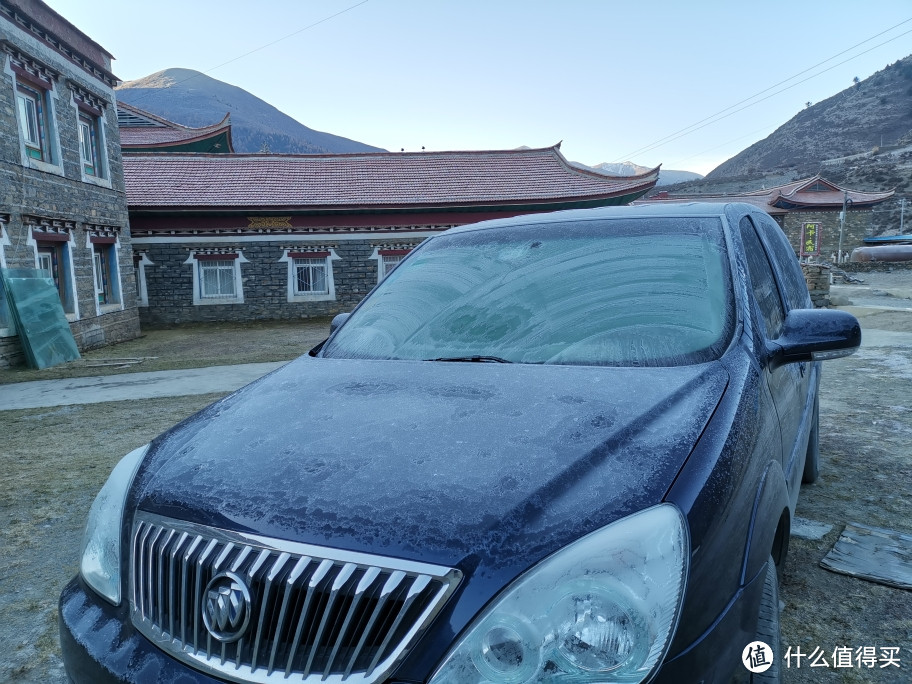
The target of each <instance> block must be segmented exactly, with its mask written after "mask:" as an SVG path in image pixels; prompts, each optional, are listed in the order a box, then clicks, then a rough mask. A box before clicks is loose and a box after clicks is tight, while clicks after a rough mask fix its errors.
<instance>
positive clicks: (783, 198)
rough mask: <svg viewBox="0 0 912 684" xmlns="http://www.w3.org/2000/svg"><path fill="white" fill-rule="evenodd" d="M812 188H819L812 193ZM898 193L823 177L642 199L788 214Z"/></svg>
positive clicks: (863, 203)
mask: <svg viewBox="0 0 912 684" xmlns="http://www.w3.org/2000/svg"><path fill="white" fill-rule="evenodd" d="M810 188H818V189H814V190H811V189H810ZM895 192H896V191H895V190H890V191H888V192H862V191H860V190H848V189H846V188H841V187H839V186H838V185H836V184H835V183H832V182H830V181H828V180H826V179H825V178H823V177H821V176H819V175H818V176H812V177H811V178H802V179H801V180H797V181H792V182H791V183H786V184H785V185H777V186H776V187H773V188H764V189H761V190H752V191H750V192H745V193H740V194H732V195H670V194H667V193H660V194H659V195H656V196H653V197H649V198H647V199H643V200H640V201H639V202H638V203H646V202H747V203H749V204H753V205H754V206H756V207H758V208H760V209H763V210H764V211H766V212H768V213H769V214H772V215H777V214H785V213H787V211H788V210H789V209H800V208H816V209H837V208H839V209H841V208H842V203H843V200H844V199H845V198H846V196H847V197H848V199H849V201H850V204H851V206H853V207H861V206H871V205H874V204H879V203H880V202H883V201H885V200H888V199H890V198H891V197H893V195H894V193H895Z"/></svg>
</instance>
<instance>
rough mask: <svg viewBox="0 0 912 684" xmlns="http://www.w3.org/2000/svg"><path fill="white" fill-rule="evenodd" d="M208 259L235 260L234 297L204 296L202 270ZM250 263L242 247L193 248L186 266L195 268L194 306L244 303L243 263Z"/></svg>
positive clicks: (185, 263)
mask: <svg viewBox="0 0 912 684" xmlns="http://www.w3.org/2000/svg"><path fill="white" fill-rule="evenodd" d="M206 261H233V262H234V292H235V296H234V297H209V296H203V291H202V281H201V278H200V272H201V269H202V266H201V263H204V262H206ZM246 263H249V261H248V259H246V258H245V257H244V253H243V251H242V250H240V249H222V250H214V249H199V250H196V249H194V250H191V251H190V256H189V257H187V260H186V261H185V262H184V266H191V267H192V268H193V306H212V305H218V304H243V303H244V281H243V279H242V278H241V264H246Z"/></svg>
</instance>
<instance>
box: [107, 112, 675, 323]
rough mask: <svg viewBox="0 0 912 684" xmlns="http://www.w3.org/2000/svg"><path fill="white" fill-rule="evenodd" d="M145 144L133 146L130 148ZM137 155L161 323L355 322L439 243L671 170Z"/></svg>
mask: <svg viewBox="0 0 912 684" xmlns="http://www.w3.org/2000/svg"><path fill="white" fill-rule="evenodd" d="M124 109H125V110H126V108H124ZM127 111H128V110H127ZM121 130H122V133H121V135H123V129H121ZM140 139H141V138H140V137H139V135H137V137H136V138H132V139H131V138H130V134H128V135H124V140H125V143H127V141H129V143H128V144H134V143H135V144H145V143H138V142H136V141H137V140H140ZM228 145H229V146H230V142H229V143H228ZM135 149H137V148H132V149H130V148H128V147H127V146H126V144H125V147H124V153H125V154H124V175H125V178H126V192H127V203H128V206H129V210H130V223H131V226H132V232H133V246H134V259H135V264H136V269H137V271H136V272H137V281H138V290H139V300H140V316H141V319H142V320H143V322H148V323H178V322H185V321H208V320H250V319H282V318H303V317H309V316H323V315H330V314H334V313H338V312H340V311H348V310H351V308H352V307H354V306H355V305H356V304H357V303H358V302H359V301H360V300H361V299H362V298H363V297H364V295H366V294H367V293H368V292H369V291H370V289H371V288H372V287H373V286H374V285H376V284H377V282H378V281H379V280H380V279H382V278H383V277H384V275H385V274H386V273H387V272H388V271H389V270H390V269H391V268H393V267H394V266H395V264H396V263H398V261H399V260H401V259H402V257H403V256H404V255H405V254H407V253H408V252H409V251H410V250H411V249H413V248H414V247H415V246H416V245H418V244H419V243H420V242H421V241H422V240H424V239H425V238H427V237H428V236H431V235H434V234H435V233H438V232H440V231H443V230H446V229H447V228H450V227H452V226H457V225H461V224H465V223H474V222H476V221H481V220H485V219H491V218H502V217H509V216H515V215H518V214H525V213H533V212H545V211H553V210H557V209H570V208H579V207H600V206H607V205H618V204H627V203H629V202H631V201H633V200H635V199H637V198H638V197H641V196H642V195H644V194H645V193H646V192H648V191H649V190H651V189H652V188H653V187H654V186H655V183H656V180H657V179H658V168H656V169H653V170H651V171H649V172H648V173H645V174H642V175H640V176H632V177H615V176H607V175H603V174H600V173H597V172H593V171H586V170H582V169H579V168H576V167H574V166H572V165H571V164H569V163H568V162H567V160H566V159H565V158H564V157H563V155H562V154H561V153H560V150H559V145H555V146H554V147H547V148H542V149H518V150H502V151H484V152H418V153H374V154H334V155H270V154H252V155H251V154H243V155H241V154H174V153H160V152H159V153H149V154H139V153H136V152H134V150H135Z"/></svg>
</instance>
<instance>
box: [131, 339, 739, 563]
mask: <svg viewBox="0 0 912 684" xmlns="http://www.w3.org/2000/svg"><path fill="white" fill-rule="evenodd" d="M727 380H728V375H727V373H726V371H725V370H724V369H723V367H722V365H721V364H719V363H711V364H704V365H700V366H690V367H678V368H633V369H629V368H626V369H625V368H594V367H579V366H539V365H522V364H510V365H508V364H496V363H444V362H437V363H434V362H420V361H419V362H413V361H369V360H346V359H320V358H312V357H308V356H305V357H302V358H300V359H298V360H296V361H294V362H292V363H290V364H288V365H286V366H284V367H282V368H280V369H279V370H277V371H275V372H273V373H271V374H270V375H268V376H266V377H265V378H262V379H260V380H259V381H257V382H255V383H253V384H251V385H249V386H247V387H245V388H243V389H241V390H239V391H238V392H236V393H235V394H233V395H231V396H229V397H227V398H225V399H223V400H221V401H219V402H217V403H215V404H213V405H212V406H210V407H209V408H207V409H205V410H204V411H202V412H200V413H199V414H197V415H195V416H193V417H191V418H189V419H188V420H186V421H184V422H183V423H181V424H180V425H178V426H177V427H175V428H173V429H172V430H170V431H169V432H167V433H165V434H164V435H162V436H161V437H160V438H158V439H157V440H155V442H153V445H152V447H151V449H150V451H149V454H148V456H147V458H146V460H145V461H144V463H143V466H142V467H141V468H140V470H139V472H138V474H137V477H136V480H135V483H134V487H133V491H132V493H131V499H132V504H133V505H134V506H136V507H139V508H142V509H144V510H147V511H150V512H154V513H159V514H161V515H166V516H169V517H173V518H178V519H183V520H188V521H191V522H198V523H202V524H208V525H214V526H218V527H226V528H230V529H235V530H240V531H245V532H252V533H256V534H261V535H266V536H270V537H275V538H280V539H289V540H293V541H299V542H305V543H311V544H321V545H325V546H332V547H337V548H344V549H349V550H354V551H364V552H369V553H379V554H383V555H390V556H397V557H400V558H409V559H413V560H421V561H425V562H431V563H439V564H443V565H448V566H451V567H462V568H463V569H464V570H466V571H471V570H472V569H473V568H477V567H478V566H485V567H486V568H488V569H489V570H492V571H493V570H497V569H499V570H501V571H504V572H506V573H507V574H510V573H513V574H515V573H516V572H518V571H521V570H522V569H523V568H525V567H528V566H529V565H530V564H531V563H533V562H535V561H536V560H538V559H540V558H542V557H544V556H545V555H547V554H549V553H551V552H553V551H554V550H556V549H557V548H559V547H561V546H563V545H565V544H567V543H569V542H570V541H572V540H573V539H576V538H577V537H579V536H581V535H583V534H586V533H587V532H589V531H591V530H594V529H596V528H598V527H601V526H603V525H605V524H607V523H609V522H612V521H614V520H616V519H618V518H620V517H622V516H624V515H627V514H629V513H631V512H634V511H636V510H640V509H642V508H644V507H646V506H649V505H652V504H655V503H658V502H659V501H661V500H662V498H663V496H664V494H665V492H666V491H667V490H668V489H669V487H670V486H671V484H672V482H673V480H674V478H675V476H676V475H677V474H678V472H679V470H680V468H681V466H682V464H683V462H684V460H685V459H686V458H687V456H688V454H689V453H690V451H691V449H692V447H693V445H694V444H695V442H696V440H697V439H698V437H699V436H700V434H701V432H702V431H703V429H704V427H705V425H706V423H707V421H708V420H709V417H710V416H711V415H712V412H713V410H714V409H715V407H716V405H717V404H718V401H719V399H720V397H721V395H722V393H723V391H724V389H725V386H726V383H727Z"/></svg>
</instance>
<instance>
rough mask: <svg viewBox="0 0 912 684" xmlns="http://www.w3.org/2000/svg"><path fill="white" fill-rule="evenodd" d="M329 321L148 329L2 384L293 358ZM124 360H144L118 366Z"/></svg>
mask: <svg viewBox="0 0 912 684" xmlns="http://www.w3.org/2000/svg"><path fill="white" fill-rule="evenodd" d="M330 320H331V319H329V318H313V319H306V320H301V321H264V322H259V323H258V322H252V323H199V324H192V325H181V326H177V327H174V328H168V329H148V330H147V329H144V330H143V334H142V336H141V337H139V338H137V339H135V340H130V341H129V342H122V343H120V344H113V345H110V346H108V347H103V348H101V349H94V350H92V351H88V352H85V353H83V355H82V358H81V359H79V360H77V361H71V362H70V363H64V364H61V365H59V366H54V367H52V368H45V369H44V370H35V369H31V368H26V367H25V366H17V367H15V368H5V369H0V383H8V382H26V381H28V380H55V379H60V378H77V377H83V376H88V375H112V374H116V373H135V372H138V371H158V370H179V369H182V368H203V367H206V366H224V365H231V364H236V363H260V362H265V361H288V360H290V359H293V358H295V357H297V356H300V355H301V354H303V353H305V352H307V351H308V350H310V349H311V348H312V347H314V346H316V345H317V344H318V343H319V342H321V341H322V340H323V339H324V338H325V337H326V336H327V335H328V334H329V323H330ZM121 359H139V360H140V361H139V363H136V364H131V365H120V364H117V361H118V360H121ZM108 364H115V365H108Z"/></svg>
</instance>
